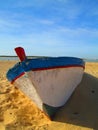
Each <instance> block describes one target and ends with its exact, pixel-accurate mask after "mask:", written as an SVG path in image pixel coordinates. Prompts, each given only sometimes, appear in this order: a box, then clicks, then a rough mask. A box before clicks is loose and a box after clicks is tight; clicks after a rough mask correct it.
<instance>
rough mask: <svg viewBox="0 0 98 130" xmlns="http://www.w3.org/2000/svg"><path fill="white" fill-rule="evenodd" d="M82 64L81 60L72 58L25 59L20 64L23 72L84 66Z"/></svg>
mask: <svg viewBox="0 0 98 130" xmlns="http://www.w3.org/2000/svg"><path fill="white" fill-rule="evenodd" d="M84 64H85V63H84V61H83V60H82V59H80V58H73V57H55V58H39V59H31V60H30V59H29V60H28V59H27V60H25V61H24V62H23V63H22V65H23V68H24V70H25V71H29V70H33V69H34V70H36V69H41V68H52V67H59V66H84Z"/></svg>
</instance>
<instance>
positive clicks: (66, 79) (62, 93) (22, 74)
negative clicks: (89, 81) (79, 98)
mask: <svg viewBox="0 0 98 130" xmlns="http://www.w3.org/2000/svg"><path fill="white" fill-rule="evenodd" d="M66 59H67V60H66ZM58 61H59V62H58ZM34 64H35V65H34ZM83 72H84V61H83V60H82V59H79V58H72V57H63V58H61V57H58V58H47V59H34V60H26V61H24V62H22V63H21V64H17V65H16V66H14V67H13V68H12V69H10V70H9V71H8V73H7V78H8V79H9V80H10V81H11V82H12V83H13V84H14V85H15V86H17V87H18V88H19V89H20V90H21V91H22V92H24V93H25V94H26V95H27V96H28V97H29V98H30V99H31V100H33V101H34V102H35V103H36V105H37V106H38V107H39V108H40V109H41V110H42V111H45V112H46V114H48V115H49V116H50V117H52V116H53V115H54V113H55V112H56V110H58V108H60V107H61V106H63V105H64V104H65V103H66V102H67V100H68V99H69V97H70V96H71V94H72V93H73V91H74V90H75V88H76V87H77V86H78V84H79V83H80V82H81V80H82V76H83Z"/></svg>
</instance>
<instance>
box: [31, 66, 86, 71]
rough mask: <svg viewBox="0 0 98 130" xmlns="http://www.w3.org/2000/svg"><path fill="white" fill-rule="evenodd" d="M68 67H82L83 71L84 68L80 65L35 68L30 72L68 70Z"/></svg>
mask: <svg viewBox="0 0 98 130" xmlns="http://www.w3.org/2000/svg"><path fill="white" fill-rule="evenodd" d="M70 67H82V68H83V69H85V66H82V65H75V66H74V65H68V66H57V67H55V66H54V67H50V68H37V69H32V71H41V70H49V69H58V68H70Z"/></svg>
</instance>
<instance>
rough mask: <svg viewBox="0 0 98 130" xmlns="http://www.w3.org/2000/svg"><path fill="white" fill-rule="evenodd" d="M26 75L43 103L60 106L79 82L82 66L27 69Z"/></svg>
mask: <svg viewBox="0 0 98 130" xmlns="http://www.w3.org/2000/svg"><path fill="white" fill-rule="evenodd" d="M28 75H29V78H30V80H31V81H32V83H33V85H34V87H35V89H36V91H37V93H38V94H39V96H40V97H41V99H42V101H43V103H45V104H47V105H50V106H53V107H60V106H62V105H64V104H65V102H66V101H67V100H68V98H69V97H70V96H71V94H72V92H73V91H74V89H75V88H76V87H77V85H78V84H79V83H80V81H81V79H82V75H83V68H80V67H70V68H61V69H53V70H45V71H29V72H28Z"/></svg>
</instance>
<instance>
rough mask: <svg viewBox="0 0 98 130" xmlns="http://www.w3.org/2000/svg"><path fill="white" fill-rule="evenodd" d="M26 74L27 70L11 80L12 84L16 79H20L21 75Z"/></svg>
mask: <svg viewBox="0 0 98 130" xmlns="http://www.w3.org/2000/svg"><path fill="white" fill-rule="evenodd" d="M24 74H25V72H23V73H21V74H20V75H18V76H17V77H16V78H15V79H13V80H12V81H11V84H13V82H15V80H16V79H18V78H19V77H21V76H22V75H24Z"/></svg>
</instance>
